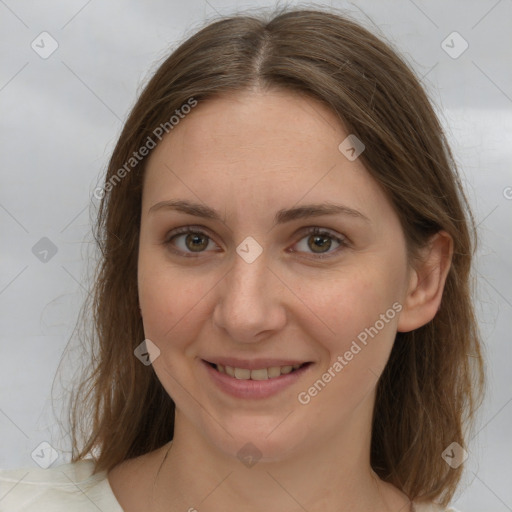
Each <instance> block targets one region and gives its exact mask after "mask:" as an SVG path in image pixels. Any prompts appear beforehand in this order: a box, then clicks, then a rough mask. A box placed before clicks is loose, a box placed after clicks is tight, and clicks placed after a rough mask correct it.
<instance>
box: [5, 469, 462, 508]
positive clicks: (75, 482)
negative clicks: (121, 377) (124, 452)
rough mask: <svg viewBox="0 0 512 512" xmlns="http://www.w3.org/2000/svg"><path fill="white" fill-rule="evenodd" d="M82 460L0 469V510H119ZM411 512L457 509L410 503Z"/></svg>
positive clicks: (102, 477) (101, 476) (100, 477)
mask: <svg viewBox="0 0 512 512" xmlns="http://www.w3.org/2000/svg"><path fill="white" fill-rule="evenodd" d="M93 468H94V461H93V460H92V459H85V460H81V461H79V462H75V463H69V464H62V465H60V466H56V467H54V468H49V469H41V468H23V469H12V470H0V512H70V511H72V512H98V510H100V511H101V512H123V509H122V508H121V505H120V504H119V502H118V501H117V499H116V497H115V495H114V493H113V491H112V488H111V487H110V483H109V481H108V478H107V473H106V472H105V471H103V472H101V473H97V474H96V475H92V471H93ZM414 510H415V512H457V510H455V509H454V508H448V509H441V508H439V507H438V506H436V505H434V504H418V503H415V504H414Z"/></svg>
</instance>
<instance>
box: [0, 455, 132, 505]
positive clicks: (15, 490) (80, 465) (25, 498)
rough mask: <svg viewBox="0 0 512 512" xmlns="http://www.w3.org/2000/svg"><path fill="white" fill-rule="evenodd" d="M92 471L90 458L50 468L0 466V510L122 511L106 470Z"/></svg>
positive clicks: (92, 466)
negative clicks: (3, 467)
mask: <svg viewBox="0 0 512 512" xmlns="http://www.w3.org/2000/svg"><path fill="white" fill-rule="evenodd" d="M93 471H94V461H93V460H92V459H85V460H81V461H79V462H74V463H69V464H62V465H60V466H56V467H54V468H49V469H41V468H21V469H11V470H0V511H1V512H36V511H37V512H50V511H51V512H64V511H65V512H69V510H73V512H89V511H95V512H97V511H98V509H99V510H102V511H103V512H123V511H122V509H121V507H120V505H119V503H118V502H117V501H116V499H115V496H114V494H113V493H112V489H111V487H110V485H109V482H108V479H107V476H106V473H105V472H100V473H96V474H94V475H93Z"/></svg>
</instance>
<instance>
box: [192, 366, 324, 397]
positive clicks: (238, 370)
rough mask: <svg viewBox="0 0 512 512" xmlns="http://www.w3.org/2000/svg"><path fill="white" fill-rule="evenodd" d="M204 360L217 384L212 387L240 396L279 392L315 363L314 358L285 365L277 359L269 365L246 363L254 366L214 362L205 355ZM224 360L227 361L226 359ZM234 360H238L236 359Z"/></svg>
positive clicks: (261, 395)
mask: <svg viewBox="0 0 512 512" xmlns="http://www.w3.org/2000/svg"><path fill="white" fill-rule="evenodd" d="M201 362H202V365H201V366H202V367H203V368H204V369H205V370H206V372H207V374H208V375H209V379H210V382H211V383H212V384H213V385H214V386H213V388H210V389H217V390H219V391H221V392H222V393H223V394H227V395H230V396H231V397H235V398H239V399H263V398H270V397H272V396H278V395H279V394H280V393H281V392H282V391H284V390H285V389H286V388H288V387H289V386H292V385H293V384H294V383H295V382H297V381H298V380H299V379H300V378H301V377H302V376H303V375H304V374H305V373H306V372H309V371H310V368H311V367H312V366H314V365H313V363H312V362H306V363H297V362H296V361H294V364H281V365H279V364H277V362H273V364H272V366H266V365H265V363H263V364H262V363H261V362H260V363H259V364H258V363H257V362H252V363H251V364H247V363H245V364H246V365H247V366H253V368H244V367H243V366H234V365H233V366H231V365H229V364H220V363H212V362H210V361H206V360H204V359H203V360H202V361H201ZM223 362H224V363H226V361H223ZM269 362H270V361H269ZM283 362H284V361H283ZM232 364H234V363H233V362H232ZM238 364H240V363H238ZM267 364H268V363H267ZM244 366H245V365H244Z"/></svg>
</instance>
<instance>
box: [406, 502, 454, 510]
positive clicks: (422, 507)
mask: <svg viewBox="0 0 512 512" xmlns="http://www.w3.org/2000/svg"><path fill="white" fill-rule="evenodd" d="M413 510H414V512H460V511H459V510H457V509H455V508H452V507H448V508H442V507H440V506H439V505H436V504H435V503H416V502H414V509H413Z"/></svg>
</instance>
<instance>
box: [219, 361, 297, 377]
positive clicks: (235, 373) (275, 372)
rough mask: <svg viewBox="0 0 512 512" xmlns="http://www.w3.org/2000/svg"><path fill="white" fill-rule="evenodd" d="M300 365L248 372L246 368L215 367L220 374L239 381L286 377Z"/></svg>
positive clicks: (272, 367)
mask: <svg viewBox="0 0 512 512" xmlns="http://www.w3.org/2000/svg"><path fill="white" fill-rule="evenodd" d="M300 367H301V365H300V364H295V365H293V366H271V367H270V368H258V369H257V370H248V369H247V368H233V367H232V366H222V365H221V364H218V365H216V368H217V370H218V371H219V372H220V373H226V374H227V375H229V376H230V377H235V378H236V379H239V380H249V379H251V380H267V379H274V378H276V377H279V376H280V375H286V374H288V373H291V372H292V371H293V370H297V369H298V368H300Z"/></svg>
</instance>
